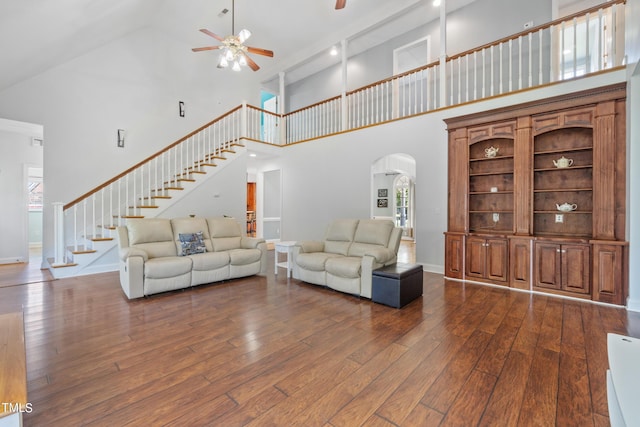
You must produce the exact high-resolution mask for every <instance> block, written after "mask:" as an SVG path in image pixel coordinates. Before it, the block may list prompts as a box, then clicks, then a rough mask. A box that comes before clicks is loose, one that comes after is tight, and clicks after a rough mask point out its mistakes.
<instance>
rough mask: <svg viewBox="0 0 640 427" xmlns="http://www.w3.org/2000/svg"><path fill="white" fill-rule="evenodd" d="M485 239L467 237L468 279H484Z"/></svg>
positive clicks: (485, 260) (485, 263) (485, 262)
mask: <svg viewBox="0 0 640 427" xmlns="http://www.w3.org/2000/svg"><path fill="white" fill-rule="evenodd" d="M486 242H487V241H486V239H484V238H481V237H475V236H469V237H467V271H466V275H467V276H468V277H477V278H479V279H484V278H485V271H486V265H487V250H486V247H485V245H486Z"/></svg>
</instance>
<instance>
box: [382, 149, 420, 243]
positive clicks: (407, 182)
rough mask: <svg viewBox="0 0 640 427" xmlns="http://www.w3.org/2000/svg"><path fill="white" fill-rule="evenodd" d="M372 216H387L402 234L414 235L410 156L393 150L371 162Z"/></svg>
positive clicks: (413, 175)
mask: <svg viewBox="0 0 640 427" xmlns="http://www.w3.org/2000/svg"><path fill="white" fill-rule="evenodd" d="M371 174H372V178H371V182H372V185H373V191H372V194H373V197H372V203H371V206H372V207H371V209H372V215H371V216H372V218H381V219H390V220H392V221H393V222H394V223H395V224H396V226H398V227H401V228H402V229H403V230H404V232H403V238H405V239H413V238H414V236H415V227H416V222H415V205H416V203H415V194H416V192H415V179H416V161H415V159H414V158H413V156H410V155H408V154H404V153H394V154H389V155H387V156H384V157H382V158H380V159H378V160H376V161H375V162H374V163H373V165H372V166H371Z"/></svg>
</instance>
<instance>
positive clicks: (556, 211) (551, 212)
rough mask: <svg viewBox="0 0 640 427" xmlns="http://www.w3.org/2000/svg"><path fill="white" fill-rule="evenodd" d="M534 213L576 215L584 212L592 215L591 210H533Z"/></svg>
mask: <svg viewBox="0 0 640 427" xmlns="http://www.w3.org/2000/svg"><path fill="white" fill-rule="evenodd" d="M533 213H534V214H563V215H565V214H567V215H576V214H582V215H591V211H569V212H561V211H559V210H555V211H533Z"/></svg>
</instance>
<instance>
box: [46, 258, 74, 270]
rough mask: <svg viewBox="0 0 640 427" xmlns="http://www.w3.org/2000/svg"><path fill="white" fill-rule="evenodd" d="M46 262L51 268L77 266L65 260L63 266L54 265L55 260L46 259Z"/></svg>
mask: <svg viewBox="0 0 640 427" xmlns="http://www.w3.org/2000/svg"><path fill="white" fill-rule="evenodd" d="M47 261H48V262H49V265H50V266H51V268H64V267H75V266H76V265H78V264H77V263H75V262H72V261H69V260H65V263H64V264H55V259H53V258H47Z"/></svg>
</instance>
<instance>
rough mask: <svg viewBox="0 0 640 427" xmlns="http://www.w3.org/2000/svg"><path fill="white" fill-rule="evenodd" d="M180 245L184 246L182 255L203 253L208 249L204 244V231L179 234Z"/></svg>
mask: <svg viewBox="0 0 640 427" xmlns="http://www.w3.org/2000/svg"><path fill="white" fill-rule="evenodd" d="M179 238H180V246H181V247H182V253H181V254H180V255H182V256H185V255H193V254H202V253H205V252H206V251H207V247H206V246H205V244H204V238H203V236H202V231H198V232H197V233H186V234H182V233H180V234H179Z"/></svg>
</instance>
